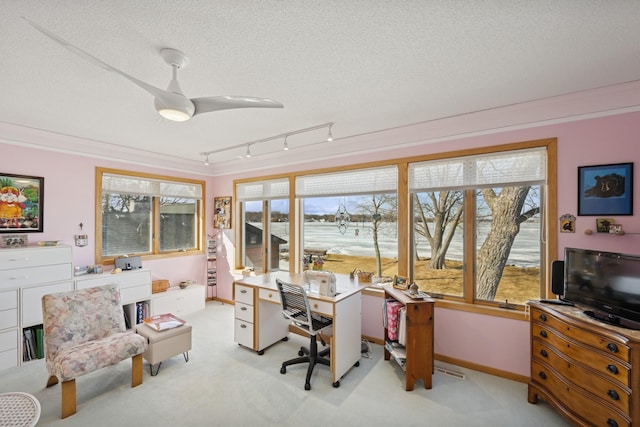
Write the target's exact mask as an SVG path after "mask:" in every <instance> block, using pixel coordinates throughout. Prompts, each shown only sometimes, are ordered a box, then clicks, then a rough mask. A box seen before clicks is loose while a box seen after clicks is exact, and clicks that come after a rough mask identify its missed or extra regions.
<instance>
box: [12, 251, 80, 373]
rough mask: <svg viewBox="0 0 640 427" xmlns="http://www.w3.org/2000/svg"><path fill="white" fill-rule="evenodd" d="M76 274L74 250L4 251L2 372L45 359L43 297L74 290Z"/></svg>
mask: <svg viewBox="0 0 640 427" xmlns="http://www.w3.org/2000/svg"><path fill="white" fill-rule="evenodd" d="M72 271H73V268H72V252H71V247H70V246H66V245H60V246H27V247H24V248H2V249H0V369H5V368H9V367H12V366H18V365H20V364H21V363H24V362H27V361H29V360H32V359H35V358H38V357H42V355H43V349H44V345H43V343H42V341H41V337H42V334H41V332H42V326H41V325H42V296H43V295H46V294H49V293H54V292H64V291H70V290H72V289H73V276H72ZM36 335H37V336H36ZM29 336H31V337H33V340H30V341H29V344H26V343H25V339H24V337H27V338H28V337H29ZM38 338H40V339H38Z"/></svg>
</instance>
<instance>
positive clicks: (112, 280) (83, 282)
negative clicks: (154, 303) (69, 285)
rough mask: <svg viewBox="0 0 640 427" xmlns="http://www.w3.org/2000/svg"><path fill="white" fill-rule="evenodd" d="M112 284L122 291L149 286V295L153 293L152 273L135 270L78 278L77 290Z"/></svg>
mask: <svg viewBox="0 0 640 427" xmlns="http://www.w3.org/2000/svg"><path fill="white" fill-rule="evenodd" d="M111 284H116V285H118V287H120V290H122V289H126V288H133V287H137V286H141V285H149V293H151V271H149V270H133V271H123V272H122V273H117V274H112V273H104V274H96V275H93V274H89V275H86V276H83V277H77V278H76V289H87V288H93V287H96V286H102V285H111Z"/></svg>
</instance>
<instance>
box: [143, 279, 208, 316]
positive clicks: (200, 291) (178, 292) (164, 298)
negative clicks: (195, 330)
mask: <svg viewBox="0 0 640 427" xmlns="http://www.w3.org/2000/svg"><path fill="white" fill-rule="evenodd" d="M206 297H207V296H206V294H205V287H204V285H190V286H187V287H186V288H184V289H180V288H179V287H178V286H171V287H169V289H168V290H167V291H165V292H158V293H157V294H153V295H152V296H151V315H152V316H156V315H158V314H163V313H172V314H175V315H176V316H178V317H180V316H184V315H187V314H190V313H193V312H196V311H198V310H204V308H205V300H206Z"/></svg>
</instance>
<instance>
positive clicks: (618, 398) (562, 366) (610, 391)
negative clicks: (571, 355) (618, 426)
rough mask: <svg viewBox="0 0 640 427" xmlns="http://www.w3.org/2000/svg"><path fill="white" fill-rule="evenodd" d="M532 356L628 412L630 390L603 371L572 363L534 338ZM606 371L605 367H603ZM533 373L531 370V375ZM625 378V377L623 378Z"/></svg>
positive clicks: (577, 384)
mask: <svg viewBox="0 0 640 427" xmlns="http://www.w3.org/2000/svg"><path fill="white" fill-rule="evenodd" d="M532 344H533V357H534V358H538V359H539V360H540V361H543V362H544V363H546V364H548V365H549V366H550V367H552V368H553V369H555V370H556V371H557V372H558V375H561V376H563V377H564V378H565V379H567V380H569V381H570V382H572V383H574V384H575V385H576V386H579V387H582V388H584V389H585V390H586V391H588V392H590V393H592V394H593V395H594V396H598V397H600V398H601V399H602V400H604V401H607V402H609V403H611V404H612V405H613V406H615V407H617V408H619V409H620V410H622V411H623V412H625V413H628V412H629V410H630V408H629V395H630V394H631V390H629V388H627V387H624V386H622V385H621V384H620V383H618V382H616V381H611V380H610V379H609V378H608V377H607V376H603V375H604V373H603V372H600V371H598V372H594V371H593V370H590V369H587V368H585V367H584V366H582V365H579V364H576V363H573V361H571V360H567V359H565V358H563V357H562V356H561V355H560V354H558V353H556V350H555V349H553V348H551V347H547V346H545V345H544V344H543V343H541V342H538V341H536V340H534V341H533V343H532ZM603 371H606V369H603ZM533 374H534V373H533V372H532V375H533ZM625 380H626V378H625Z"/></svg>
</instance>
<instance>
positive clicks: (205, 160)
mask: <svg viewBox="0 0 640 427" xmlns="http://www.w3.org/2000/svg"><path fill="white" fill-rule="evenodd" d="M204 165H205V166H209V155H208V154H207V158H206V159H204Z"/></svg>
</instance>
